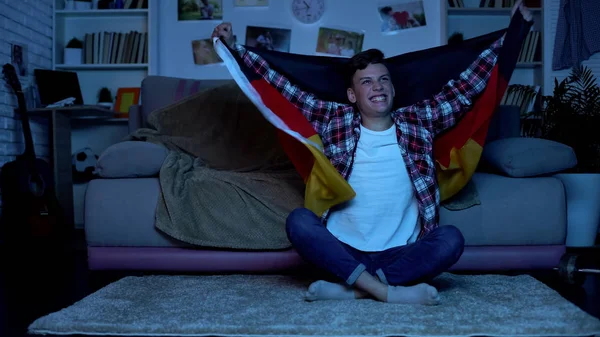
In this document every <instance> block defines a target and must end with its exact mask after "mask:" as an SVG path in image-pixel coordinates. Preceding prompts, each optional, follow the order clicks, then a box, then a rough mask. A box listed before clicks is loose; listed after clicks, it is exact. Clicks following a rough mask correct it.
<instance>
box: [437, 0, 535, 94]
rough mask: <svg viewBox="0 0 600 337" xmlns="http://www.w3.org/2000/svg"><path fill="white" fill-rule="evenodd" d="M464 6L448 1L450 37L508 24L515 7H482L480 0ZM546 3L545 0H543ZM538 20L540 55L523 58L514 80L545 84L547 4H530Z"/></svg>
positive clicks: (472, 34)
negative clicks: (527, 60)
mask: <svg viewBox="0 0 600 337" xmlns="http://www.w3.org/2000/svg"><path fill="white" fill-rule="evenodd" d="M462 2H463V3H464V7H450V6H449V5H448V1H444V3H445V5H446V13H447V15H446V34H447V38H448V37H450V36H451V35H452V34H453V33H455V32H460V33H462V34H463V36H464V38H465V39H469V38H473V37H476V36H481V35H484V34H487V33H490V32H492V31H496V30H500V29H503V28H506V27H508V24H509V23H510V13H511V8H492V7H483V8H482V7H479V3H480V0H463V1H462ZM542 6H543V2H542ZM530 11H531V13H532V15H533V20H534V24H533V27H532V31H539V32H540V37H539V42H538V49H537V51H536V53H535V54H536V59H534V61H533V62H520V63H518V64H517V67H516V69H515V71H514V73H513V76H512V78H511V82H510V84H527V85H537V86H540V90H541V91H543V85H544V59H545V57H544V52H543V51H544V11H543V8H530Z"/></svg>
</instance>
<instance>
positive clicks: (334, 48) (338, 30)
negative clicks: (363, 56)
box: [315, 27, 365, 58]
mask: <svg viewBox="0 0 600 337" xmlns="http://www.w3.org/2000/svg"><path fill="white" fill-rule="evenodd" d="M364 39H365V32H364V31H362V30H350V29H347V28H343V27H319V33H318V35H317V41H316V45H315V54H316V55H319V56H336V57H345V58H350V57H352V56H354V55H355V54H358V53H360V52H361V51H362V48H363V42H364Z"/></svg>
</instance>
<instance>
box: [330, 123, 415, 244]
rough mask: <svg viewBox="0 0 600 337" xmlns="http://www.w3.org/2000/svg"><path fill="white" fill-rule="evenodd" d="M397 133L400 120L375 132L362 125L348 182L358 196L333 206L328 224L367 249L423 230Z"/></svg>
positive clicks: (411, 239) (346, 239) (405, 239)
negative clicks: (396, 123)
mask: <svg viewBox="0 0 600 337" xmlns="http://www.w3.org/2000/svg"><path fill="white" fill-rule="evenodd" d="M400 151H401V150H400V147H399V146H398V139H397V137H396V125H392V127H391V128H389V129H388V130H385V131H372V130H369V129H367V128H365V127H363V126H362V125H361V136H360V139H359V141H358V145H357V148H356V157H355V158H354V166H353V168H352V173H351V175H350V179H349V180H348V183H349V184H350V186H352V188H353V189H354V191H355V192H356V197H355V198H354V199H352V200H350V201H348V202H346V203H344V204H343V205H341V206H339V207H338V208H335V209H332V212H331V214H330V216H329V219H328V222H327V229H328V230H329V232H331V233H332V234H333V235H334V236H335V237H337V238H338V239H339V240H340V241H342V242H344V243H346V244H348V245H350V246H352V247H354V248H356V249H358V250H361V251H366V252H376V251H383V250H386V249H389V248H393V247H398V246H404V245H406V244H408V243H412V242H415V241H416V239H417V236H418V235H419V232H420V230H421V228H420V225H419V223H418V215H419V208H418V204H417V199H416V197H415V193H414V189H413V184H412V182H411V180H410V177H409V175H408V171H407V170H406V164H405V163H404V160H403V158H402V154H401V152H400Z"/></svg>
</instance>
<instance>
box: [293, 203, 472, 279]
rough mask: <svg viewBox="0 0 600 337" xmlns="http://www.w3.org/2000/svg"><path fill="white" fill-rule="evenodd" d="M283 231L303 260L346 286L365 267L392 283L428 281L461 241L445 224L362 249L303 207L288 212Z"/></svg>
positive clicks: (444, 267) (456, 253) (459, 251)
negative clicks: (396, 243)
mask: <svg viewBox="0 0 600 337" xmlns="http://www.w3.org/2000/svg"><path fill="white" fill-rule="evenodd" d="M286 233H287V236H288V239H289V240H290V242H291V243H292V245H293V246H294V248H295V249H296V251H297V252H298V254H299V255H300V256H301V257H302V258H303V259H304V260H305V261H307V262H309V263H311V264H312V265H314V266H315V267H317V268H318V269H320V270H321V271H324V272H326V273H327V274H329V275H330V276H333V277H334V278H336V279H337V280H338V281H343V282H345V283H346V284H348V285H349V286H352V285H353V284H354V282H356V279H357V278H358V276H360V274H362V272H364V271H365V270H366V271H367V272H368V273H369V274H371V275H373V276H375V277H377V278H378V279H379V280H380V281H381V282H382V283H384V284H388V285H392V286H396V285H400V286H408V285H414V284H418V283H422V282H428V281H430V280H431V279H433V278H434V277H436V276H437V275H439V274H441V273H443V272H444V271H447V270H448V268H450V267H451V266H452V265H453V264H455V263H456V261H458V259H459V258H460V256H461V255H462V253H463V249H464V242H465V241H464V238H463V236H462V234H461V232H460V230H459V229H458V228H456V227H454V226H449V225H446V226H440V227H438V228H436V229H435V230H433V231H431V232H430V233H429V234H427V235H426V236H425V237H423V238H422V239H420V240H418V241H417V242H415V243H411V244H408V245H405V246H400V247H394V248H390V249H387V250H384V251H380V252H363V251H360V250H357V249H355V248H353V247H351V246H349V245H347V244H345V243H343V242H341V241H340V240H338V239H337V238H336V237H335V236H333V234H331V233H330V232H329V230H328V229H327V228H325V226H324V225H323V224H322V222H321V219H320V218H319V217H318V216H317V215H316V214H314V213H313V212H311V211H310V210H308V209H306V208H298V209H295V210H294V211H292V212H291V213H290V215H289V216H288V218H287V221H286Z"/></svg>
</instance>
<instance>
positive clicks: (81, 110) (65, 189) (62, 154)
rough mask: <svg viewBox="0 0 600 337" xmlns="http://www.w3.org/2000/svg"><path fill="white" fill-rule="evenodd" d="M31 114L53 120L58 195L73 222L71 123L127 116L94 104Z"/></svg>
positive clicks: (53, 160) (53, 163)
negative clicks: (120, 115)
mask: <svg viewBox="0 0 600 337" xmlns="http://www.w3.org/2000/svg"><path fill="white" fill-rule="evenodd" d="M28 113H29V116H31V117H37V118H39V117H42V118H48V119H49V121H50V130H49V131H50V148H51V154H50V159H51V163H50V165H51V166H52V172H53V175H54V188H55V190H56V197H57V198H58V201H59V202H60V205H61V206H62V207H63V209H64V211H65V219H66V221H67V224H68V225H70V226H73V225H74V211H73V172H72V168H71V123H72V122H74V121H77V122H81V123H86V124H88V123H93V124H106V123H127V122H128V119H127V118H114V113H115V112H114V111H111V110H108V109H106V108H103V107H100V106H95V105H84V106H70V107H64V108H41V109H35V110H32V111H29V112H28Z"/></svg>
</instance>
